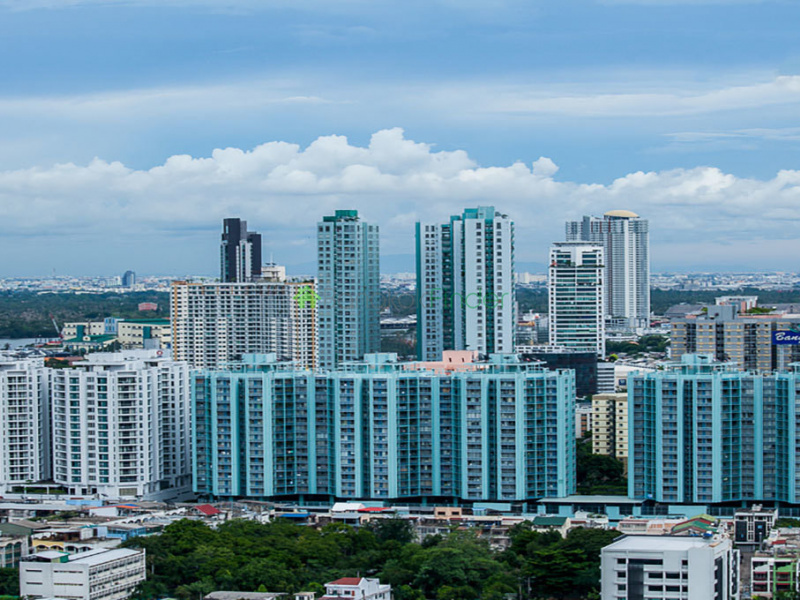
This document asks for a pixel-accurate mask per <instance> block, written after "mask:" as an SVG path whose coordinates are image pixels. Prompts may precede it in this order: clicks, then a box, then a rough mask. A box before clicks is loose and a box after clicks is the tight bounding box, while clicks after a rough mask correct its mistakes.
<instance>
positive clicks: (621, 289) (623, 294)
mask: <svg viewBox="0 0 800 600" xmlns="http://www.w3.org/2000/svg"><path fill="white" fill-rule="evenodd" d="M566 233H567V241H584V242H594V243H597V244H601V245H602V246H603V250H604V251H605V261H606V267H605V313H606V316H607V317H609V318H610V319H611V320H612V321H615V322H618V323H620V324H622V325H624V326H627V327H646V326H647V325H648V324H649V319H650V249H649V248H650V241H649V240H650V238H649V223H648V221H647V219H642V218H641V217H639V215H637V214H636V213H633V212H631V211H629V210H612V211H609V212H607V213H606V214H605V215H603V218H602V219H600V218H598V217H588V216H587V217H583V220H582V221H568V222H567V225H566Z"/></svg>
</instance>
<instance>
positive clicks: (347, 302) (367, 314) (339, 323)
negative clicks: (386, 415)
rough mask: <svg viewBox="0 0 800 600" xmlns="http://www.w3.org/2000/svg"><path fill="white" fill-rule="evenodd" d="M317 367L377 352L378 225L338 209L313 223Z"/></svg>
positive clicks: (356, 214)
mask: <svg viewBox="0 0 800 600" xmlns="http://www.w3.org/2000/svg"><path fill="white" fill-rule="evenodd" d="M316 304H317V332H318V335H319V366H320V367H321V368H324V369H334V368H336V367H337V365H340V364H343V363H346V362H350V361H354V360H361V359H362V358H363V357H364V355H365V354H369V353H372V352H378V351H379V350H380V344H381V337H380V317H379V313H380V247H379V230H378V226H377V225H370V224H369V223H365V222H364V221H362V220H361V219H360V218H359V216H358V211H355V210H337V211H336V213H335V214H334V215H333V216H328V217H324V218H323V219H322V221H321V222H320V223H318V225H317V296H316Z"/></svg>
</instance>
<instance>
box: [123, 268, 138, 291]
mask: <svg viewBox="0 0 800 600" xmlns="http://www.w3.org/2000/svg"><path fill="white" fill-rule="evenodd" d="M135 285H136V273H134V272H133V271H125V274H124V275H123V276H122V287H126V288H132V287H133V286H135Z"/></svg>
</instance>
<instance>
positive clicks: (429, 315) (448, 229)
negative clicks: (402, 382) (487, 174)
mask: <svg viewBox="0 0 800 600" xmlns="http://www.w3.org/2000/svg"><path fill="white" fill-rule="evenodd" d="M416 242H417V243H416V245H417V355H418V357H419V359H420V360H439V358H440V357H441V355H442V352H443V351H444V350H475V351H477V352H480V353H481V354H491V353H508V352H513V351H514V329H515V326H516V319H515V310H516V303H515V297H514V222H513V221H512V220H511V219H509V218H508V216H507V215H504V214H501V213H499V212H496V211H495V209H494V207H493V206H482V207H479V208H468V209H466V210H465V211H464V213H463V214H462V215H460V216H459V215H455V216H453V217H451V218H450V221H449V222H448V223H444V224H430V223H417V240H416Z"/></svg>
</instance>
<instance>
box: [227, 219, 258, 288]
mask: <svg viewBox="0 0 800 600" xmlns="http://www.w3.org/2000/svg"><path fill="white" fill-rule="evenodd" d="M260 276H261V234H260V233H256V232H254V231H247V221H242V220H241V219H224V220H223V221H222V244H221V245H220V273H219V279H220V281H223V282H229V283H230V282H238V283H241V282H245V281H252V280H253V279H258V278H259V277H260Z"/></svg>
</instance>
